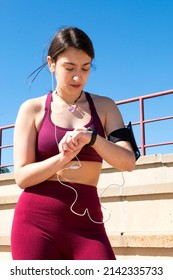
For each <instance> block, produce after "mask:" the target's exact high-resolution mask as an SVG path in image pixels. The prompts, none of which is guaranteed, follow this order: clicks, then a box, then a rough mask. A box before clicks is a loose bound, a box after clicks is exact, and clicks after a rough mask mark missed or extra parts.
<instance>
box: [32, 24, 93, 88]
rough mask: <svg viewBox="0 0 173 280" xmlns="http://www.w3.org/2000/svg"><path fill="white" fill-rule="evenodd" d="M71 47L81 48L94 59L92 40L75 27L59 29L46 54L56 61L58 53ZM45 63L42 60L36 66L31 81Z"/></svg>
mask: <svg viewBox="0 0 173 280" xmlns="http://www.w3.org/2000/svg"><path fill="white" fill-rule="evenodd" d="M70 47H73V48H76V49H78V50H82V51H84V52H85V53H87V54H88V56H90V57H91V59H92V60H93V59H94V56H95V54H94V48H93V44H92V41H91V40H90V38H89V37H88V35H87V34H86V33H85V32H84V31H82V30H81V29H79V28H77V27H72V26H70V27H65V28H62V29H60V30H59V31H58V32H57V33H56V34H55V36H54V38H53V40H52V42H51V44H50V47H49V49H48V54H47V55H48V56H50V57H51V58H52V60H53V61H55V62H56V61H57V58H58V55H60V54H61V53H63V52H64V51H65V50H67V49H68V48H70ZM46 65H47V62H44V63H43V64H42V65H41V66H40V67H39V68H37V69H36V70H35V71H34V72H32V73H31V75H30V76H29V77H28V78H30V77H31V76H33V74H35V73H36V74H35V77H34V78H33V79H32V81H31V83H32V82H33V81H34V80H35V79H36V77H37V76H38V74H39V73H40V72H41V70H42V69H43V68H44V67H45V66H46Z"/></svg>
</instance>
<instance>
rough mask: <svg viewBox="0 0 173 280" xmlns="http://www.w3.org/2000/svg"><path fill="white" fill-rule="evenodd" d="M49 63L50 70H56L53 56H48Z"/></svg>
mask: <svg viewBox="0 0 173 280" xmlns="http://www.w3.org/2000/svg"><path fill="white" fill-rule="evenodd" d="M47 64H48V67H49V70H50V72H55V62H54V61H53V59H52V58H51V56H47Z"/></svg>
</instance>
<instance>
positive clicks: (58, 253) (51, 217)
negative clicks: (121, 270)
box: [11, 181, 115, 260]
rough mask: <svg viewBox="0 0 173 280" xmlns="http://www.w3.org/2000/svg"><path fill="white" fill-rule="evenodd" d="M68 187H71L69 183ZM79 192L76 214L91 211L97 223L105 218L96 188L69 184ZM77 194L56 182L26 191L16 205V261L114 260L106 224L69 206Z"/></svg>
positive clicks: (13, 248)
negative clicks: (86, 210)
mask: <svg viewBox="0 0 173 280" xmlns="http://www.w3.org/2000/svg"><path fill="white" fill-rule="evenodd" d="M68 184H69V183H68ZM70 185H71V186H72V187H73V188H75V190H76V191H77V192H78V199H77V201H76V203H75V205H74V206H73V210H74V211H76V212H77V213H80V214H82V213H83V212H84V211H85V209H86V208H88V209H89V213H90V216H91V218H92V219H93V220H94V221H102V219H103V215H102V212H101V206H100V202H99V198H98V195H97V189H96V187H92V186H88V185H84V184H72V183H71V184H70ZM75 197H76V195H75V192H74V190H72V189H69V188H67V187H65V186H62V185H61V184H60V183H59V182H56V181H46V182H44V183H41V184H38V185H37V186H34V187H30V188H27V189H26V190H24V191H23V193H22V194H21V196H20V198H19V201H18V203H17V206H16V209H15V214H14V219H13V225H12V232H11V249H12V258H13V259H14V260H45V259H47V260H115V255H114V253H113V250H112V248H111V245H110V242H109V240H108V237H107V235H106V232H105V228H104V224H103V223H101V224H99V223H97V224H96V223H93V222H92V221H91V220H90V219H89V217H88V215H87V213H86V214H85V215H84V216H77V215H75V214H74V213H72V212H71V210H70V206H71V205H72V203H73V202H74V200H75Z"/></svg>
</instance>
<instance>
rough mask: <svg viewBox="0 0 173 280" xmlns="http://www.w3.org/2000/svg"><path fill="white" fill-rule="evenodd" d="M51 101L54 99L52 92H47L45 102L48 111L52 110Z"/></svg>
mask: <svg viewBox="0 0 173 280" xmlns="http://www.w3.org/2000/svg"><path fill="white" fill-rule="evenodd" d="M51 101H52V92H50V93H48V94H47V97H46V103H45V110H47V111H50V107H51V106H50V104H51Z"/></svg>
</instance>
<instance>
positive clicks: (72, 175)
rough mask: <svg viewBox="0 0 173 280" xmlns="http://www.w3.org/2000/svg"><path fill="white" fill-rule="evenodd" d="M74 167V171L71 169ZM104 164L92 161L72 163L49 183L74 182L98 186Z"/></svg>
mask: <svg viewBox="0 0 173 280" xmlns="http://www.w3.org/2000/svg"><path fill="white" fill-rule="evenodd" d="M72 166H73V169H70V167H72ZM101 167H102V163H100V162H91V161H81V162H80V163H79V162H78V161H71V162H70V163H69V164H67V165H66V166H65V167H64V168H63V169H61V170H59V171H58V172H57V173H56V174H55V175H53V176H52V177H50V178H49V179H48V180H49V181H58V180H60V181H62V182H72V183H79V184H86V185H90V186H93V187H95V186H97V183H98V180H99V175H100V171H101Z"/></svg>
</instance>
